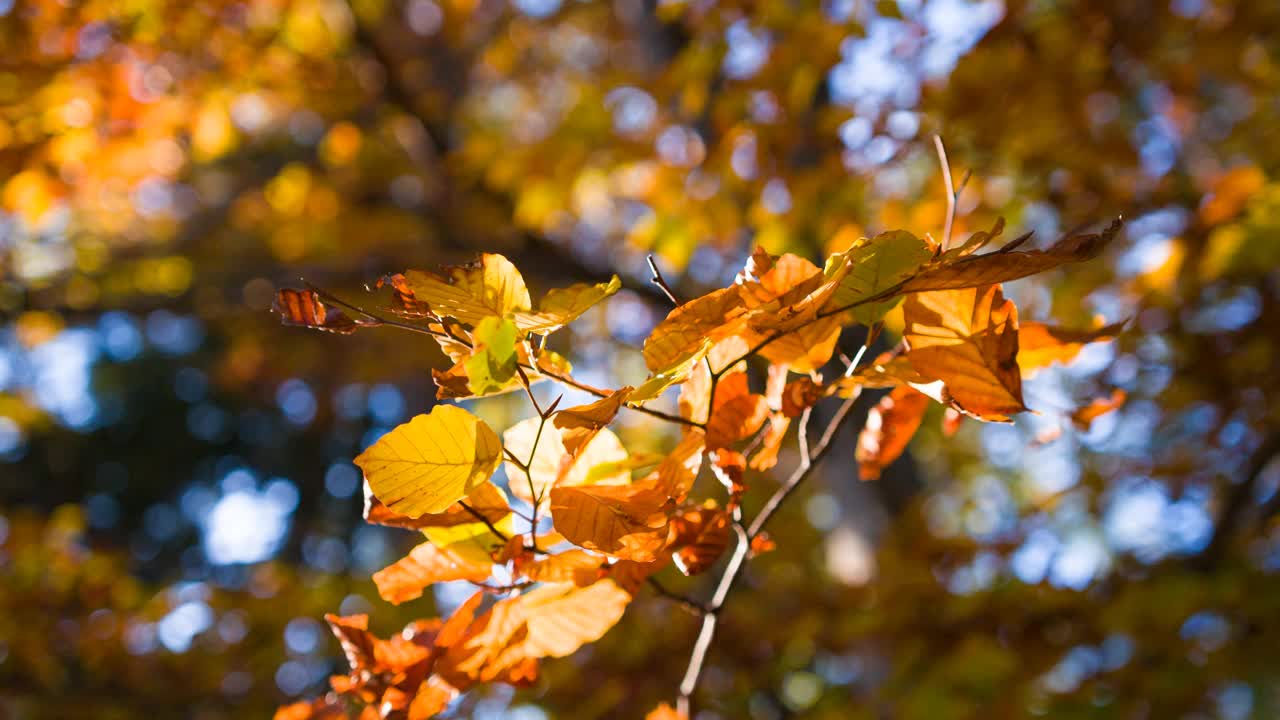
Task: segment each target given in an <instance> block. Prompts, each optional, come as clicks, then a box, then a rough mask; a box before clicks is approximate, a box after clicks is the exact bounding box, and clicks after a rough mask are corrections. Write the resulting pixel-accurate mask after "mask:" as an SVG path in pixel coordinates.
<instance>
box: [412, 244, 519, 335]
mask: <svg viewBox="0 0 1280 720" xmlns="http://www.w3.org/2000/svg"><path fill="white" fill-rule="evenodd" d="M442 271H443V273H444V274H443V275H441V274H437V273H433V272H424V271H422V270H409V271H407V272H405V273H404V284H405V286H406V287H407V288H408V289H409V291H411V292H412V293H413V297H414V299H416V300H417V301H419V302H425V303H426V304H427V306H428V307H430V308H431V310H432V312H434V313H435V314H436V315H437V316H440V317H445V316H448V317H453V318H456V319H458V320H459V321H461V322H464V323H466V324H468V325H475V324H477V323H479V322H480V321H481V320H483V319H485V318H487V317H498V318H501V317H506V316H507V315H508V314H513V313H519V312H528V311H530V310H531V309H532V306H531V304H530V299H529V289H528V287H526V286H525V284H524V278H523V277H521V275H520V271H519V270H516V267H515V266H514V265H512V264H511V261H510V260H508V259H506V258H505V257H503V256H501V255H495V254H492V253H484V254H483V255H481V256H480V259H479V260H478V261H476V262H474V263H470V264H467V265H454V266H448V267H445V268H442Z"/></svg>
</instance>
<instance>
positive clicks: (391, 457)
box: [355, 405, 502, 518]
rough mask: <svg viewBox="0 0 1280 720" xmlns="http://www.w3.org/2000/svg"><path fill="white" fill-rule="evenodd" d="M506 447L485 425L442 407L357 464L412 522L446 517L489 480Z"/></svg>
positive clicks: (379, 495) (457, 410) (388, 437)
mask: <svg viewBox="0 0 1280 720" xmlns="http://www.w3.org/2000/svg"><path fill="white" fill-rule="evenodd" d="M501 452H502V443H501V442H500V441H499V440H498V436H497V435H496V434H495V433H494V432H493V430H491V429H490V428H489V426H488V425H486V424H485V422H484V421H483V420H481V419H480V418H478V417H476V416H475V415H472V414H471V413H469V412H467V411H466V410H463V409H462V408H460V407H456V406H454V405H437V406H436V407H435V408H433V409H432V410H431V413H430V414H427V415H418V416H417V417H415V418H413V419H412V420H410V421H409V422H407V423H404V424H403V425H400V426H399V427H397V428H395V429H394V430H392V431H391V432H389V433H387V434H386V435H383V436H382V438H380V439H379V440H378V441H377V442H376V443H374V444H373V445H372V446H371V447H369V448H368V449H367V450H365V451H364V452H362V453H360V455H359V456H358V457H357V458H356V459H355V464H356V465H358V466H359V467H360V469H361V470H363V471H364V476H365V480H366V481H367V482H368V483H369V489H370V491H372V492H373V494H374V496H375V497H377V498H378V499H379V500H381V501H382V503H383V504H385V505H386V506H387V507H388V508H390V509H391V510H393V511H395V512H397V513H399V514H401V515H405V516H407V517H410V518H416V517H419V516H421V515H422V514H424V513H439V512H444V511H445V510H447V509H448V508H449V506H451V505H453V504H454V503H455V502H457V501H458V500H461V499H462V498H464V497H466V496H467V495H469V494H470V493H471V492H472V491H473V490H475V489H476V487H477V486H478V485H480V484H481V483H483V482H485V481H486V480H488V478H489V476H490V475H492V474H493V471H494V470H495V469H497V467H498V460H499V456H500V455H501Z"/></svg>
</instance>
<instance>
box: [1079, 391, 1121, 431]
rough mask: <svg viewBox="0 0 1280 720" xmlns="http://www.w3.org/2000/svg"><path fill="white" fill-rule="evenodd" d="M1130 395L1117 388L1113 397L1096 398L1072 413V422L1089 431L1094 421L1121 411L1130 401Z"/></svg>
mask: <svg viewBox="0 0 1280 720" xmlns="http://www.w3.org/2000/svg"><path fill="white" fill-rule="evenodd" d="M1128 397H1129V396H1128V394H1127V393H1126V392H1125V391H1124V390H1121V389H1120V388H1116V389H1115V390H1112V391H1111V395H1110V396H1108V397H1105V398H1094V399H1093V401H1092V402H1090V403H1089V404H1088V405H1085V406H1084V407H1082V408H1080V409H1079V410H1076V411H1075V412H1073V413H1071V422H1072V423H1074V424H1075V426H1076V427H1077V428H1079V429H1080V430H1088V429H1089V427H1090V426H1091V425H1093V421H1094V420H1097V419H1098V418H1100V417H1102V416H1103V415H1106V414H1107V413H1109V412H1111V411H1113V410H1118V409H1120V407H1121V406H1123V405H1124V403H1125V400H1127V399H1128Z"/></svg>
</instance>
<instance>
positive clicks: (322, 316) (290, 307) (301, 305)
mask: <svg viewBox="0 0 1280 720" xmlns="http://www.w3.org/2000/svg"><path fill="white" fill-rule="evenodd" d="M272 309H273V310H275V311H276V312H277V313H278V314H279V315H280V322H281V324H283V325H294V326H298V327H309V328H313V329H315V330H323V331H325V332H332V333H338V334H340V335H350V334H351V333H353V332H355V331H356V329H357V328H358V327H360V325H364V324H369V323H357V322H356V321H355V320H352V319H351V318H350V317H348V316H347V315H346V314H345V313H343V312H342V311H341V310H335V309H333V308H330V307H326V306H325V304H324V302H323V301H322V300H321V299H320V296H319V295H318V294H317V293H315V292H313V291H311V290H294V289H292V288H280V290H278V291H276V299H275V303H274V305H273V306H272ZM373 324H376V323H373Z"/></svg>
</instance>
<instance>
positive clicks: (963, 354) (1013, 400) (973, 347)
mask: <svg viewBox="0 0 1280 720" xmlns="http://www.w3.org/2000/svg"><path fill="white" fill-rule="evenodd" d="M903 315H904V317H905V318H906V327H905V330H904V340H905V341H906V343H907V346H908V348H909V350H908V352H907V354H906V357H907V359H908V360H909V361H910V364H911V367H912V368H914V369H915V370H916V371H917V372H919V373H920V374H921V375H923V376H925V377H927V378H929V379H931V380H936V381H941V383H942V387H938V386H933V387H928V386H927V384H925V383H920V384H916V385H915V387H916V389H918V390H920V391H921V392H925V393H926V394H930V395H931V396H932V397H934V399H936V400H938V401H939V402H942V403H943V404H947V405H950V404H953V403H954V405H955V406H956V408H957V409H959V410H961V411H963V412H966V413H968V414H970V415H973V416H974V417H977V418H980V419H982V420H989V421H997V422H1003V421H1008V420H1009V416H1010V415H1012V414H1014V413H1016V412H1021V411H1023V410H1025V409H1026V406H1025V405H1023V402H1022V374H1021V372H1020V370H1019V368H1018V361H1017V355H1018V310H1017V308H1016V307H1014V305H1013V302H1012V301H1010V300H1006V299H1005V297H1004V293H1002V292H1001V291H1000V287H999V286H997V285H988V286H986V287H981V288H964V289H960V290H938V291H934V292H926V293H918V294H915V295H909V296H907V301H906V303H905V304H904V305H903Z"/></svg>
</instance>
